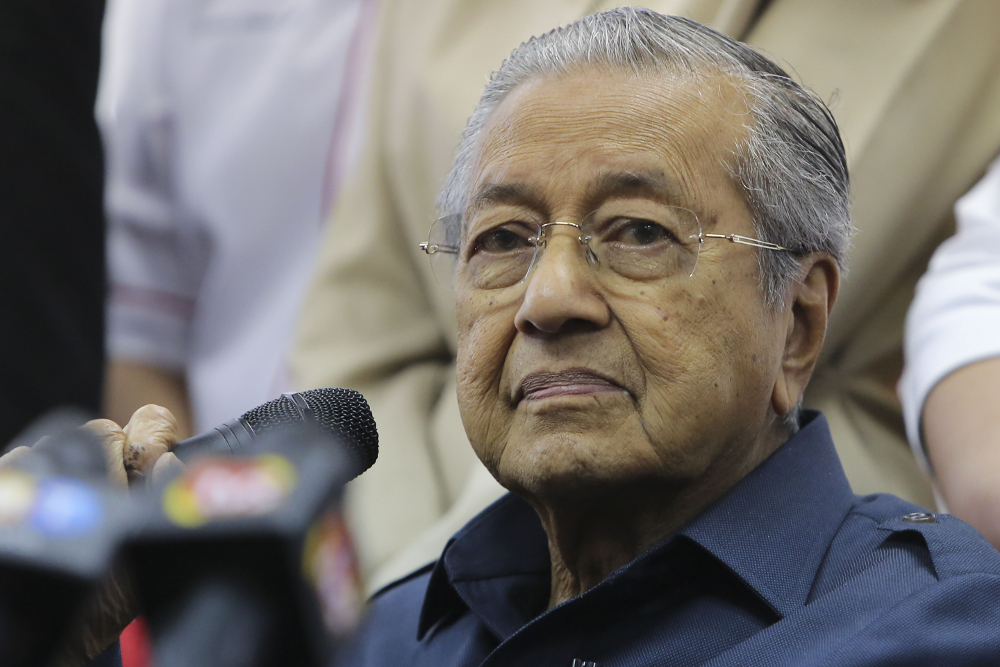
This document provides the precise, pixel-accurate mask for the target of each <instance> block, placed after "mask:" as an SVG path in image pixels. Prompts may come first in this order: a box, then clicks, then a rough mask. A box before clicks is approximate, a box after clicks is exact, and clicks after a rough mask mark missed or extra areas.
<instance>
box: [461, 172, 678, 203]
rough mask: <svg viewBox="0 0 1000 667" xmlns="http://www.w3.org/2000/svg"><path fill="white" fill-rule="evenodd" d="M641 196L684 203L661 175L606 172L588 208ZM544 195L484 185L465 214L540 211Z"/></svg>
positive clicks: (521, 186) (590, 194)
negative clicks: (515, 208)
mask: <svg viewBox="0 0 1000 667" xmlns="http://www.w3.org/2000/svg"><path fill="white" fill-rule="evenodd" d="M623 195H640V196H643V197H648V198H649V199H653V200H654V201H658V202H661V203H664V204H670V205H677V204H678V203H679V201H681V200H683V197H682V196H681V194H680V188H679V187H677V184H676V183H674V182H672V181H671V180H669V179H668V178H666V176H664V175H663V173H662V172H661V173H654V172H644V171H606V172H603V173H601V174H599V175H598V176H597V178H596V179H594V181H593V182H592V184H591V185H590V187H589V188H588V194H587V204H588V206H589V207H593V208H596V207H597V206H599V205H600V204H601V203H602V202H603V201H605V200H607V199H610V198H612V197H616V196H623ZM544 200H545V195H544V194H543V192H542V191H541V190H538V189H536V188H533V187H531V186H529V185H526V184H524V183H486V184H484V185H483V186H482V187H481V188H480V189H479V191H478V192H476V194H475V195H473V197H472V199H471V200H470V202H469V206H468V208H467V211H474V210H477V209H480V208H484V207H486V206H490V205H503V204H517V205H522V206H526V207H529V208H536V209H537V208H543V207H544V205H543V202H544Z"/></svg>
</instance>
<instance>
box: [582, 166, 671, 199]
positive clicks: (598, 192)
mask: <svg viewBox="0 0 1000 667" xmlns="http://www.w3.org/2000/svg"><path fill="white" fill-rule="evenodd" d="M589 189H590V194H589V195H588V199H589V201H588V204H590V205H591V206H595V207H596V206H598V205H599V204H600V203H601V202H603V201H604V200H606V199H610V198H612V197H616V196H622V195H641V196H643V197H648V198H649V199H653V200H655V201H658V202H661V203H663V204H671V205H677V204H678V203H679V202H680V200H682V199H683V197H682V196H681V191H680V190H681V189H680V188H679V187H678V186H677V184H676V183H674V182H672V181H671V180H670V179H668V178H667V177H666V176H665V175H664V174H663V173H662V172H661V173H653V172H643V171H613V172H604V173H602V174H600V175H599V176H598V177H597V178H596V179H595V180H594V182H593V183H592V184H591V186H590V188H589Z"/></svg>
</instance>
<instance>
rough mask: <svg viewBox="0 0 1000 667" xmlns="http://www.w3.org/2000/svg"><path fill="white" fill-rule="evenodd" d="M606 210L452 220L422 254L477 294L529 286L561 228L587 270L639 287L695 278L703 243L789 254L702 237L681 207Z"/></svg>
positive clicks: (446, 280) (755, 242)
mask: <svg viewBox="0 0 1000 667" xmlns="http://www.w3.org/2000/svg"><path fill="white" fill-rule="evenodd" d="M605 208H606V210H604V209H602V210H600V211H595V212H594V213H591V214H590V215H588V216H586V217H585V218H583V220H581V221H580V222H579V223H575V222H562V221H556V222H539V221H537V220H532V219H530V218H524V217H518V218H513V217H512V216H510V215H502V214H497V213H490V212H486V213H485V214H480V215H477V216H473V217H472V218H471V219H469V220H467V221H465V229H464V230H463V225H462V223H463V216H462V214H455V215H449V216H445V217H443V218H439V219H438V220H436V221H435V222H434V224H433V225H432V226H431V230H430V234H429V236H428V238H427V242H426V243H421V244H420V248H421V249H422V250H423V251H424V252H426V253H427V254H428V255H429V256H430V259H431V265H432V267H433V270H434V275H435V277H436V278H437V280H438V282H440V283H441V284H443V285H447V286H454V285H455V284H457V283H460V284H462V285H464V286H469V287H471V288H473V289H478V290H494V289H501V288H504V287H510V286H511V285H515V284H517V283H520V282H521V281H523V280H524V279H525V278H527V276H528V274H529V273H530V272H531V269H532V267H534V266H535V264H537V263H538V262H539V260H540V258H541V255H542V253H543V252H544V248H545V246H546V244H547V243H548V242H549V241H551V235H552V230H553V229H554V228H556V227H570V228H574V229H575V230H576V231H575V234H576V236H577V240H578V241H579V243H580V245H581V246H582V247H583V252H584V256H585V257H586V259H587V263H588V264H589V265H590V266H591V267H592V268H593V269H594V270H596V271H597V272H598V273H599V274H605V273H608V272H610V273H611V274H613V275H615V276H620V277H623V278H627V279H629V280H633V281H639V282H645V281H654V280H660V279H663V278H668V277H672V276H684V277H690V276H692V275H694V270H695V267H696V266H697V264H698V255H699V253H700V251H701V246H702V245H703V244H704V243H705V239H726V240H728V241H730V242H731V243H739V244H742V245H748V246H753V247H755V248H762V249H764V250H779V251H789V249H788V248H785V247H783V246H780V245H777V244H775V243H769V242H767V241H761V240H760V239H755V238H751V237H748V236H741V235H739V234H705V233H703V232H702V229H701V223H700V222H699V221H698V216H696V215H695V214H694V213H693V212H691V211H689V210H687V209H684V208H680V207H677V206H667V205H662V204H647V205H639V206H638V207H633V208H632V209H627V208H626V209H621V210H615V209H614V207H613V206H609V207H605ZM463 232H464V233H465V236H466V238H465V239H464V241H463V238H462V237H463Z"/></svg>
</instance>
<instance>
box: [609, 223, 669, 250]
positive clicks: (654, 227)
mask: <svg viewBox="0 0 1000 667" xmlns="http://www.w3.org/2000/svg"><path fill="white" fill-rule="evenodd" d="M615 237H616V238H615V240H616V241H618V242H619V243H622V244H625V245H636V246H647V245H653V244H655V243H660V242H663V241H667V242H670V241H676V240H677V238H676V237H675V236H674V234H673V233H672V232H671V231H670V230H669V229H667V228H666V227H664V226H663V225H660V224H657V223H655V222H651V221H649V220H629V221H627V222H626V223H625V224H623V225H621V226H619V227H618V230H617V233H616V234H615Z"/></svg>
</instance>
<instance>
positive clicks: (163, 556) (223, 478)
mask: <svg viewBox="0 0 1000 667" xmlns="http://www.w3.org/2000/svg"><path fill="white" fill-rule="evenodd" d="M326 391H338V390H326ZM339 391H342V390H339ZM287 400H292V399H287ZM272 403H275V402H272ZM269 405H270V404H269ZM248 414H249V413H248ZM369 419H370V417H369ZM371 429H372V433H370V434H358V435H359V437H358V439H359V440H360V441H362V442H365V441H369V440H373V439H374V437H375V434H374V424H372V426H371ZM362 436H363V437H362ZM331 444H332V443H331V442H330V438H329V435H328V434H326V433H321V432H320V431H319V429H317V428H316V426H315V424H313V423H311V420H303V421H298V422H296V423H289V424H286V425H285V426H283V427H280V428H279V427H275V428H273V429H270V430H268V431H267V432H266V433H264V434H263V435H261V436H260V439H259V441H257V442H255V444H254V450H255V451H254V453H252V454H251V453H243V454H227V455H224V456H211V455H208V456H202V457H199V458H198V459H197V460H196V461H193V462H192V463H191V464H190V465H188V466H187V467H186V468H185V469H184V470H183V471H179V472H178V473H177V476H176V477H174V478H173V479H169V480H168V479H161V480H158V482H157V483H156V484H155V485H154V486H153V487H151V488H150V489H149V491H150V492H151V493H150V495H149V496H147V498H146V501H145V511H144V515H145V516H144V520H143V521H142V522H141V525H142V527H141V529H140V530H139V531H138V532H137V533H135V534H134V535H133V536H132V537H130V538H129V539H128V541H127V542H126V545H125V547H124V556H125V558H126V561H127V562H128V564H129V566H130V570H131V572H132V575H133V582H134V585H135V591H136V594H137V597H138V599H139V601H140V604H141V606H142V608H143V611H144V614H145V616H146V618H147V619H148V620H149V624H150V630H151V632H152V635H153V643H154V652H155V655H156V663H157V665H159V666H160V667H237V666H239V667H284V666H285V665H297V666H299V667H323V666H324V665H326V664H328V661H329V659H330V657H332V655H331V654H332V652H335V651H336V649H337V646H338V644H339V641H338V639H342V638H343V637H344V636H345V633H349V632H350V631H351V629H352V627H353V626H354V625H355V624H356V622H357V615H358V614H359V613H360V609H361V607H362V603H363V594H362V592H361V589H360V575H359V574H358V571H357V563H356V561H354V558H353V548H352V547H351V540H350V537H349V531H348V529H347V526H346V524H345V523H344V521H343V517H342V515H341V513H340V509H339V503H340V496H341V493H342V490H343V486H344V484H345V483H346V482H347V480H348V479H350V478H351V477H353V476H354V474H355V470H356V465H355V463H354V462H353V461H351V460H350V459H351V458H352V457H351V456H350V454H348V453H347V452H345V451H344V450H343V449H342V448H340V447H337V446H331Z"/></svg>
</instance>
